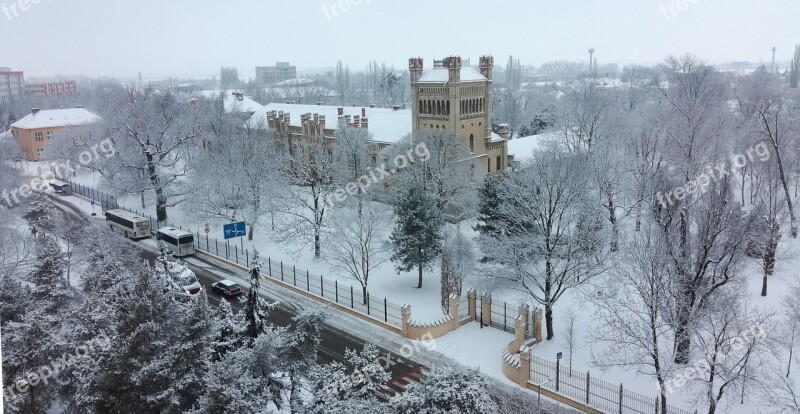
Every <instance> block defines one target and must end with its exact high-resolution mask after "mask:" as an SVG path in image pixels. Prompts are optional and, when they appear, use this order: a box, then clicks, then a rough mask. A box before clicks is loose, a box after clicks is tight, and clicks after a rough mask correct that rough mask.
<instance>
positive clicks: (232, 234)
mask: <svg viewBox="0 0 800 414" xmlns="http://www.w3.org/2000/svg"><path fill="white" fill-rule="evenodd" d="M222 231H224V232H225V240H227V239H234V238H236V237H242V236H246V235H247V228H246V227H245V225H244V222H243V221H240V222H237V223H229V224H226V225H224V226H222Z"/></svg>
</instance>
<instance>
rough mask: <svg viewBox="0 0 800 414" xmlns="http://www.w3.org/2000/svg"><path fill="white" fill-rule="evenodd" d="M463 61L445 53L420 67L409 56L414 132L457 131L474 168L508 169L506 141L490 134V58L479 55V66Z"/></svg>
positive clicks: (417, 61) (489, 169)
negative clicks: (446, 55)
mask: <svg viewBox="0 0 800 414" xmlns="http://www.w3.org/2000/svg"><path fill="white" fill-rule="evenodd" d="M463 62H466V61H462V59H461V57H460V56H448V57H446V58H444V59H442V60H434V61H433V68H431V69H428V70H423V62H422V59H421V58H418V57H417V58H411V59H409V62H408V67H409V71H410V74H411V95H412V108H413V114H412V119H413V121H412V122H413V124H412V130H413V131H414V132H421V131H427V132H433V133H436V132H445V133H451V134H455V135H458V136H459V137H460V138H461V140H462V141H463V142H464V145H465V146H466V147H467V148H469V149H470V151H471V152H472V154H473V157H474V158H473V164H474V165H475V166H476V168H479V167H480V168H482V170H483V171H487V172H491V173H495V172H497V171H499V170H502V169H504V168H505V167H506V164H507V155H508V149H507V146H506V141H505V139H502V138H501V137H499V136H498V135H496V134H492V69H493V68H494V59H493V58H492V57H491V56H481V57H480V59H479V66H478V67H477V68H475V67H472V66H469V64H468V63H467V64H463Z"/></svg>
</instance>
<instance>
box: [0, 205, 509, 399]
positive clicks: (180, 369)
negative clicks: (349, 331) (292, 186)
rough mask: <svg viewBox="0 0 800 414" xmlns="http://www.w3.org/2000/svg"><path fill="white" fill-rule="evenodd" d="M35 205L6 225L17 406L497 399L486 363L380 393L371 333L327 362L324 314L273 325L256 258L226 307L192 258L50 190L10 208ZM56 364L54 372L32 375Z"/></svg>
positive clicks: (384, 376)
mask: <svg viewBox="0 0 800 414" xmlns="http://www.w3.org/2000/svg"><path fill="white" fill-rule="evenodd" d="M23 211H24V212H25V220H26V221H27V223H28V225H29V230H30V231H29V232H27V233H26V232H23V231H19V230H16V226H15V225H5V224H4V226H3V227H2V229H1V230H2V231H0V237H2V239H1V241H2V243H0V245H2V249H1V250H0V254H2V256H0V259H2V260H3V261H2V268H0V269H2V270H3V273H2V274H1V276H2V278H1V279H0V298H1V299H2V300H1V301H0V321H1V322H2V331H3V336H2V342H3V349H4V351H5V352H4V354H3V374H4V378H3V381H4V383H5V384H7V385H9V386H10V387H11V388H9V390H12V391H11V392H12V393H11V394H10V393H8V392H7V393H6V398H5V412H8V413H44V412H56V411H57V412H66V413H73V412H75V413H78V412H109V413H111V412H147V413H170V412H175V413H187V412H188V413H219V412H225V413H228V412H281V413H301V412H302V413H306V412H308V413H322V412H325V413H331V412H333V413H352V412H366V411H365V410H367V409H369V411H370V412H381V413H416V412H428V413H445V412H452V411H453V410H457V411H458V412H466V413H491V412H496V411H497V410H498V408H497V405H496V404H495V403H494V402H493V401H492V399H491V398H490V397H489V395H488V394H487V392H486V387H487V383H486V382H485V380H484V379H482V377H481V376H480V374H478V373H476V372H472V371H467V370H462V369H457V368H448V367H443V366H435V367H432V368H431V370H430V371H428V372H427V373H426V375H425V379H424V380H423V382H422V383H420V384H413V385H410V386H409V387H408V391H407V392H406V393H404V394H402V395H398V396H396V397H395V398H392V399H390V400H389V401H388V402H387V403H382V402H380V401H379V400H378V396H379V395H386V394H387V393H389V390H388V388H387V382H388V380H389V374H388V373H387V372H386V371H385V368H384V366H383V365H382V364H381V363H380V362H381V358H380V354H379V350H378V348H376V347H375V346H374V345H371V344H368V345H367V346H365V348H364V349H363V350H348V351H347V353H346V355H345V358H344V361H343V362H335V363H333V364H329V365H319V364H318V363H317V358H316V349H317V347H318V346H319V344H320V341H321V336H320V329H321V326H322V324H323V322H324V319H325V314H324V313H323V312H322V311H319V310H312V311H308V312H303V313H301V314H300V315H298V316H297V317H295V318H294V322H293V324H292V325H291V326H290V327H278V326H274V325H272V324H271V323H270V322H269V321H268V317H269V312H270V311H271V309H272V305H270V304H268V303H266V302H265V300H264V299H263V298H261V297H260V293H259V291H260V268H259V266H258V264H257V263H258V259H257V258H256V259H255V263H256V264H255V265H254V267H253V268H252V269H251V272H250V281H251V283H250V289H249V290H248V291H247V294H246V297H245V298H243V299H241V300H240V304H241V310H239V311H238V312H235V311H233V309H232V307H231V304H230V303H228V302H227V301H226V300H224V299H223V300H221V301H220V303H219V306H217V307H216V308H214V307H212V306H211V305H210V304H209V301H208V299H207V297H206V295H205V294H200V295H195V296H194V297H191V298H189V297H186V296H184V295H183V292H182V290H181V289H180V283H179V282H178V281H177V280H176V278H175V275H177V274H181V273H184V272H186V271H187V270H186V269H184V268H183V267H182V266H181V265H179V264H175V263H172V259H171V258H170V257H169V256H168V255H167V254H166V253H163V252H162V254H161V255H160V256H159V257H158V258H156V259H155V261H154V262H153V264H147V263H146V262H145V263H142V262H141V261H140V259H139V258H138V257H137V254H136V253H135V251H134V250H132V249H130V247H129V246H128V245H127V242H125V241H124V240H123V239H122V238H120V237H118V236H115V235H113V234H111V233H109V232H107V231H105V230H104V229H102V228H101V227H102V226H95V225H93V224H91V223H88V222H85V220H76V219H75V218H74V217H73V216H71V215H70V214H67V213H64V212H63V211H61V210H59V209H57V208H56V207H54V206H52V205H51V204H50V202H49V201H48V200H46V199H43V198H38V197H36V198H34V199H31V202H30V203H29V204H28V205H27V207H26V210H24V209H23V208H22V207H20V208H17V209H15V210H13V211H12V213H11V214H12V217H11V218H18V216H16V215H17V214H18V213H21V212H23ZM70 222H75V223H77V224H76V225H75V226H72V227H70V226H69V223H70ZM65 246H66V248H65ZM70 267H72V268H73V271H72V277H70V276H68V275H69V270H68V269H69V268H70ZM87 344H88V345H89V346H88V348H87V346H86V345H87ZM81 349H82V350H83V352H82V353H81V352H77V351H76V350H81ZM54 361H55V362H54ZM42 367H44V368H42ZM45 369H47V370H48V373H49V374H50V375H52V376H49V377H45V379H46V380H45V381H42V377H39V380H36V379H35V378H34V377H31V376H30V375H29V374H31V373H37V372H38V373H39V375H42V373H43V372H45ZM14 387H16V388H17V390H16V391H14V390H13V388H14ZM54 410H55V411H54Z"/></svg>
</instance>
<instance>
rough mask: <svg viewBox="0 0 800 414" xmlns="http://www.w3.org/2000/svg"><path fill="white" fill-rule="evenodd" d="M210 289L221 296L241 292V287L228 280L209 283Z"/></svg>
mask: <svg viewBox="0 0 800 414" xmlns="http://www.w3.org/2000/svg"><path fill="white" fill-rule="evenodd" d="M211 290H213V291H214V292H217V293H219V294H220V295H222V296H228V297H234V296H239V295H241V294H242V288H241V287H239V285H237V284H236V282H232V281H230V280H227V279H226V280H221V281H219V282H214V283H213V284H212V285H211Z"/></svg>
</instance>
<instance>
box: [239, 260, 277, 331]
mask: <svg viewBox="0 0 800 414" xmlns="http://www.w3.org/2000/svg"><path fill="white" fill-rule="evenodd" d="M260 290H261V260H260V259H259V256H258V251H255V252H254V253H253V266H252V268H251V269H250V290H248V291H247V298H246V299H245V301H244V307H243V308H242V311H241V312H239V315H240V316H241V317H242V318H243V319H244V339H245V341H246V342H247V343H248V344H249V345H252V344H253V341H255V339H256V338H258V336H259V335H261V334H262V333H264V332H265V331H266V329H267V326H268V325H267V322H266V321H267V314H268V313H269V310H270V307H269V305H268V304H267V302H266V301H265V300H264V299H262V298H261V297H260V296H258V292H259V291H260Z"/></svg>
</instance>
